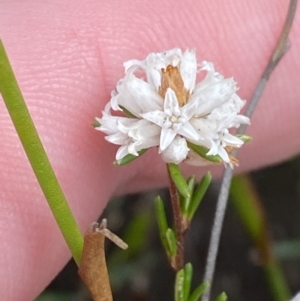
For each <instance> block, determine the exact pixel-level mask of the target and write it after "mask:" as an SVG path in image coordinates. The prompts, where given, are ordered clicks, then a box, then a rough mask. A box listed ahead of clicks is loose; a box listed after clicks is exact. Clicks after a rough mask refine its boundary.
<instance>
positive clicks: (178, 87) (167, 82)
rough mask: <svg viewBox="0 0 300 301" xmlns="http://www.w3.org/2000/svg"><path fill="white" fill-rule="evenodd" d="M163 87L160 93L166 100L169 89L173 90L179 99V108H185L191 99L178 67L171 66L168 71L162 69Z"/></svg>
mask: <svg viewBox="0 0 300 301" xmlns="http://www.w3.org/2000/svg"><path fill="white" fill-rule="evenodd" d="M161 73H162V74H161V86H160V87H159V90H158V93H159V95H161V96H162V97H163V98H165V95H166V92H167V89H168V88H171V89H172V90H173V91H174V92H175V94H176V97H177V100H178V103H179V106H180V107H182V106H184V105H185V104H186V103H187V101H188V98H189V91H188V90H187V89H186V88H185V87H184V82H183V80H182V77H181V74H180V72H179V70H178V68H177V67H173V66H171V65H169V66H168V67H167V68H166V69H161Z"/></svg>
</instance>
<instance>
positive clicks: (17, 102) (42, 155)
mask: <svg viewBox="0 0 300 301" xmlns="http://www.w3.org/2000/svg"><path fill="white" fill-rule="evenodd" d="M0 92H1V94H2V96H3V99H4V102H5V105H6V107H7V110H8V112H9V114H10V117H11V119H12V122H13V124H14V126H15V128H16V131H17V133H18V135H19V138H20V140H21V142H22V145H23V147H24V150H25V152H26V155H27V157H28V160H29V162H30V164H31V166H32V169H33V171H34V173H35V175H36V177H37V180H38V182H39V184H40V186H41V188H42V191H43V193H44V195H45V197H46V199H47V201H48V204H49V206H50V208H51V211H52V213H53V215H54V217H55V220H56V222H57V224H58V227H59V228H60V230H61V232H62V235H63V237H64V239H65V241H66V243H67V245H68V247H69V249H70V251H71V253H72V255H73V257H74V259H75V261H76V263H77V264H79V263H80V259H81V254H82V249H83V236H82V234H81V232H80V229H79V226H78V224H77V223H76V220H75V218H74V216H73V214H72V212H71V209H70V207H69V205H68V203H67V200H66V198H65V196H64V194H63V192H62V189H61V187H60V185H59V183H58V180H57V178H56V176H55V173H54V171H53V169H52V167H51V164H50V162H49V159H48V157H47V154H46V152H45V149H44V147H43V145H42V142H41V140H40V138H39V136H38V133H37V131H36V128H35V126H34V124H33V121H32V119H31V117H30V114H29V111H28V109H27V106H26V103H25V101H24V98H23V96H22V93H21V90H20V88H19V86H18V83H17V80H16V78H15V75H14V73H13V70H12V67H11V65H10V63H9V60H8V57H7V54H6V52H5V49H4V46H3V44H2V42H1V40H0Z"/></svg>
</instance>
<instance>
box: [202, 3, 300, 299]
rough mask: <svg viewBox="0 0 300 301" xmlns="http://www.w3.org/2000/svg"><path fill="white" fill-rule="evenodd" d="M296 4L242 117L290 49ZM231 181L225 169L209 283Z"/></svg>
mask: <svg viewBox="0 0 300 301" xmlns="http://www.w3.org/2000/svg"><path fill="white" fill-rule="evenodd" d="M297 3H298V0H290V4H289V8H288V12H287V17H286V19H285V23H284V25H283V28H282V31H281V34H280V36H279V39H278V41H277V44H276V46H275V48H274V50H273V53H272V55H271V57H270V59H269V61H268V64H267V66H266V68H265V70H264V72H263V74H262V76H261V78H260V80H259V82H258V84H257V86H256V89H255V90H254V93H253V95H252V97H251V99H250V101H249V104H248V106H247V109H246V111H245V114H244V115H245V116H247V117H251V116H252V114H253V112H254V110H255V108H256V105H257V103H258V101H259V99H260V97H261V95H262V93H263V91H264V89H265V87H266V84H267V82H268V80H269V78H270V76H271V74H272V72H273V71H274V69H275V68H276V66H277V65H278V63H279V62H280V61H281V59H282V58H283V57H284V55H285V54H286V53H287V51H288V50H289V48H290V41H289V33H290V30H291V27H292V25H293V21H294V17H295V13H296V8H297ZM246 129H247V125H245V124H243V125H241V126H240V127H239V129H238V130H237V134H244V133H245V131H246ZM236 154H237V151H236V152H235V153H233V155H234V156H236ZM231 179H232V169H231V168H227V169H225V171H224V174H223V180H222V185H221V189H220V193H219V197H218V202H217V208H216V213H215V218H214V223H213V227H212V234H211V238H210V242H209V249H208V256H207V261H206V267H205V274H204V281H208V282H209V283H212V281H213V277H214V272H215V265H216V258H217V254H218V248H219V242H220V236H221V231H222V226H223V220H224V216H225V212H226V207H227V200H228V194H229V189H230V183H231ZM210 292H211V286H210V287H209V288H208V289H207V290H206V292H205V293H204V295H203V297H202V301H209V299H210Z"/></svg>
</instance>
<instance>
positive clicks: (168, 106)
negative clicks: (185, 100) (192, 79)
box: [164, 88, 180, 116]
mask: <svg viewBox="0 0 300 301" xmlns="http://www.w3.org/2000/svg"><path fill="white" fill-rule="evenodd" d="M164 110H165V112H166V114H167V115H169V116H170V115H172V113H173V112H174V113H175V115H178V114H180V110H179V104H178V100H177V97H176V94H175V92H174V90H172V89H171V88H168V89H167V91H166V95H165V102H164Z"/></svg>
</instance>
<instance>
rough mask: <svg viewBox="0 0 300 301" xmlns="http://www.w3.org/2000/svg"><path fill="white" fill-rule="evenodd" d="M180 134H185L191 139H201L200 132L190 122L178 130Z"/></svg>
mask: <svg viewBox="0 0 300 301" xmlns="http://www.w3.org/2000/svg"><path fill="white" fill-rule="evenodd" d="M178 134H180V135H182V136H184V137H185V138H187V139H191V140H198V139H199V134H198V132H197V131H196V130H195V129H194V127H193V126H192V125H191V124H190V123H189V122H186V123H185V124H184V125H183V126H182V127H181V128H180V130H179V131H178Z"/></svg>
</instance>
